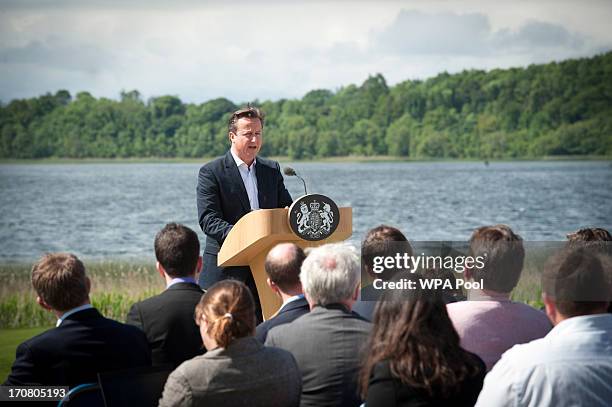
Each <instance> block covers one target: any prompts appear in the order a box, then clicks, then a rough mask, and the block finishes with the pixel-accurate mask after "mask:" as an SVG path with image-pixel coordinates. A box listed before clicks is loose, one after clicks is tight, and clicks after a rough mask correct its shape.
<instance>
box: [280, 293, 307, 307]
mask: <svg viewBox="0 0 612 407" xmlns="http://www.w3.org/2000/svg"><path fill="white" fill-rule="evenodd" d="M302 298H304V294H298V295H294V296H293V297H289V298H287V299H286V300H285V301H283V305H281V308H282V307H284V306H285V305H287V304H289V303H290V302H293V301H297V300H300V299H302Z"/></svg>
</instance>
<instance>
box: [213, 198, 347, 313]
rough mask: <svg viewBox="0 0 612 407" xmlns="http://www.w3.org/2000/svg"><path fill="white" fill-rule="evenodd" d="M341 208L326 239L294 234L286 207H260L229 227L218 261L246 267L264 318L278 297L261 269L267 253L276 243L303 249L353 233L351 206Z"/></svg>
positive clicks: (274, 307)
mask: <svg viewBox="0 0 612 407" xmlns="http://www.w3.org/2000/svg"><path fill="white" fill-rule="evenodd" d="M339 209H340V223H339V224H338V227H337V228H336V230H335V231H334V233H332V234H331V235H330V236H329V237H328V238H327V239H324V240H318V241H314V242H312V241H308V240H304V239H302V238H300V237H298V236H296V235H295V234H294V233H293V232H292V231H291V229H290V228H289V222H288V220H287V216H288V211H289V210H288V209H287V208H284V209H260V210H257V211H253V212H250V213H248V214H246V215H245V216H243V217H242V218H240V220H239V221H238V222H237V223H236V224H235V225H234V227H232V230H231V231H230V233H229V234H228V235H227V237H226V238H225V242H224V243H223V246H221V249H220V250H219V255H218V260H217V264H218V265H219V266H221V267H228V266H249V267H250V268H251V273H253V278H254V279H255V284H256V285H257V291H258V292H259V301H260V302H261V309H262V311H263V317H264V320H265V319H269V318H271V317H272V316H273V315H274V314H275V313H276V312H277V311H278V309H279V308H280V306H281V299H280V298H279V297H278V296H277V295H276V294H275V293H274V291H272V290H271V289H270V287H268V284H267V283H266V279H267V275H266V271H265V269H264V263H265V260H266V256H267V254H268V252H269V251H270V249H272V248H273V247H274V246H275V245H277V244H278V243H283V242H293V243H295V244H297V245H298V246H300V247H302V248H306V247H313V246H321V245H323V244H325V243H331V242H339V241H342V240H346V239H348V238H349V237H350V236H351V235H352V234H353V211H352V208H339Z"/></svg>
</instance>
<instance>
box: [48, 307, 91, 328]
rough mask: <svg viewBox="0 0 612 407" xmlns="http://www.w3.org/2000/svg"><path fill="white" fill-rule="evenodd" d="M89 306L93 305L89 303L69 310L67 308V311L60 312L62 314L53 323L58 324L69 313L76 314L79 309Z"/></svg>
mask: <svg viewBox="0 0 612 407" xmlns="http://www.w3.org/2000/svg"><path fill="white" fill-rule="evenodd" d="M90 308H93V305H91V304H83V305H80V306H78V307H76V308H73V309H71V310H68V311H66V312H64V313H63V314H62V316H61V317H59V318H58V319H57V323H56V324H55V326H60V325H61V323H62V322H64V320H65V319H66V318H68V317H69V316H70V315H72V314H76V313H77V312H79V311H83V310H86V309H90Z"/></svg>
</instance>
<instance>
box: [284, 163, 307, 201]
mask: <svg viewBox="0 0 612 407" xmlns="http://www.w3.org/2000/svg"><path fill="white" fill-rule="evenodd" d="M283 173H284V174H285V175H287V176H289V177H298V178H299V179H300V180H302V183H303V184H304V195H308V191H306V181H304V178H302V177H300V176H299V175H297V172H295V170H294V169H293V168H291V167H285V168H284V169H283Z"/></svg>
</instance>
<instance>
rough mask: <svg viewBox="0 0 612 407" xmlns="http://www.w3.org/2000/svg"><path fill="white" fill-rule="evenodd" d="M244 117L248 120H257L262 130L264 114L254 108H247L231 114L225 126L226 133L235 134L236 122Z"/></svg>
mask: <svg viewBox="0 0 612 407" xmlns="http://www.w3.org/2000/svg"><path fill="white" fill-rule="evenodd" d="M244 117H247V118H249V119H259V122H260V123H261V128H262V129H263V127H264V118H265V114H264V113H263V112H262V111H261V110H259V109H258V108H256V107H253V106H247V107H244V108H242V109H240V110H236V111H235V112H234V113H232V115H231V116H230V118H229V121H228V125H227V127H228V132H229V133H236V123H237V122H238V120H240V119H242V118H244Z"/></svg>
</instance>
